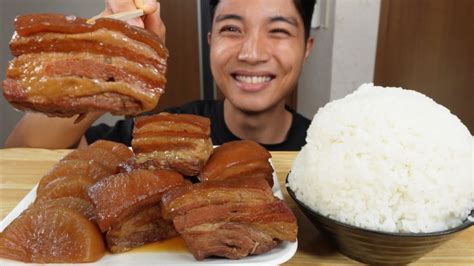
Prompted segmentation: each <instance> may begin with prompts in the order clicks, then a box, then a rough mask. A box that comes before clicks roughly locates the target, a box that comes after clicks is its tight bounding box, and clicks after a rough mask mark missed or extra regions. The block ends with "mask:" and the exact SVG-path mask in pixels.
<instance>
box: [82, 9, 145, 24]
mask: <svg viewBox="0 0 474 266" xmlns="http://www.w3.org/2000/svg"><path fill="white" fill-rule="evenodd" d="M144 14H145V13H144V12H143V10H142V9H136V10H131V11H125V12H120V13H115V14H112V15H108V16H101V15H97V16H94V17H92V18H90V19H88V20H87V23H89V24H92V23H94V21H96V20H97V19H99V18H113V19H118V20H123V21H127V20H129V19H132V18H136V17H141V16H143V15H144Z"/></svg>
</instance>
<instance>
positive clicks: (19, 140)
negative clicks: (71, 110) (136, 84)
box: [5, 112, 102, 149]
mask: <svg viewBox="0 0 474 266" xmlns="http://www.w3.org/2000/svg"><path fill="white" fill-rule="evenodd" d="M101 115H102V113H101V112H95V113H89V114H87V116H86V117H85V118H84V119H82V121H80V122H79V123H76V124H75V123H74V121H75V119H76V117H72V118H59V117H47V116H46V115H43V114H39V113H26V114H25V115H24V116H23V117H22V118H21V120H20V121H19V122H18V123H17V124H16V126H15V128H14V129H13V130H12V132H11V133H10V135H9V136H8V137H7V139H6V141H5V147H6V148H11V147H32V148H48V149H64V148H72V147H76V146H78V145H79V144H82V145H85V144H87V143H86V142H85V139H84V140H83V141H82V143H81V138H82V137H83V135H84V133H85V132H86V130H87V129H88V128H89V127H90V126H91V125H92V123H94V121H96V120H97V119H98V118H99V117H100V116H101Z"/></svg>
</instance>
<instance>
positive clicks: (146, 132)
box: [132, 113, 213, 176]
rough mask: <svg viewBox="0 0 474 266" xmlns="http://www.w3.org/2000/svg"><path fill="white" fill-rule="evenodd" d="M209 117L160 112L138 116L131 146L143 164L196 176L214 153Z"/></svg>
mask: <svg viewBox="0 0 474 266" xmlns="http://www.w3.org/2000/svg"><path fill="white" fill-rule="evenodd" d="M210 131H211V129H210V121H209V119H208V118H205V117H201V116H197V115H188V114H168V113H161V114H158V115H153V116H143V117H138V118H137V119H136V120H135V126H134V128H133V140H132V147H133V151H134V152H135V156H136V163H137V164H140V165H142V167H144V168H157V169H172V170H175V171H178V172H180V173H181V174H183V175H187V176H195V175H197V174H198V173H199V171H200V170H201V169H202V167H203V166H204V164H205V163H206V162H207V160H208V158H209V156H210V155H211V153H212V150H213V149H212V142H211V139H210V137H209V136H210Z"/></svg>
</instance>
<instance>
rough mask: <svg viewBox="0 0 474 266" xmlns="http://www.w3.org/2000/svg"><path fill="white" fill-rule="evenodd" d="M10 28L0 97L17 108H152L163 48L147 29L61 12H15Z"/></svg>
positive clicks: (161, 83) (161, 82) (59, 112)
mask: <svg viewBox="0 0 474 266" xmlns="http://www.w3.org/2000/svg"><path fill="white" fill-rule="evenodd" d="M15 27H16V32H15V34H14V36H13V38H12V40H11V42H10V49H11V52H12V54H13V55H14V56H15V58H14V59H13V60H12V61H11V62H10V63H9V66H8V69H7V74H6V79H5V80H4V81H3V94H4V96H5V98H6V99H7V101H9V102H10V103H11V104H12V105H13V106H15V107H16V108H17V109H21V110H32V111H37V112H43V113H46V114H47V115H50V116H62V117H70V116H73V115H75V114H85V113H87V112H90V111H109V112H111V113H113V114H121V115H133V114H138V113H141V112H144V111H149V110H152V109H153V108H154V107H155V106H156V105H157V103H158V100H159V98H160V95H161V93H163V92H164V87H165V84H166V78H165V73H166V68H167V66H166V60H167V57H168V52H167V50H166V48H165V47H164V46H163V44H162V42H161V40H160V39H159V37H158V36H157V35H155V34H154V33H152V32H149V31H146V30H144V29H140V28H138V27H133V26H130V25H128V24H127V23H126V22H122V21H119V20H114V19H108V18H100V19H98V20H96V21H95V23H92V24H88V23H86V20H85V19H82V18H79V17H74V16H64V15H59V14H33V15H22V16H18V17H17V18H16V19H15Z"/></svg>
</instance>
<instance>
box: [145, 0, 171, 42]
mask: <svg viewBox="0 0 474 266" xmlns="http://www.w3.org/2000/svg"><path fill="white" fill-rule="evenodd" d="M145 28H146V29H147V30H151V31H153V32H154V33H156V34H157V35H158V36H159V37H160V39H161V40H162V41H163V43H164V42H165V39H166V27H165V24H164V23H163V21H162V20H161V16H160V4H159V3H158V5H157V9H156V11H155V12H154V13H152V14H148V15H146V16H145Z"/></svg>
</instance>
